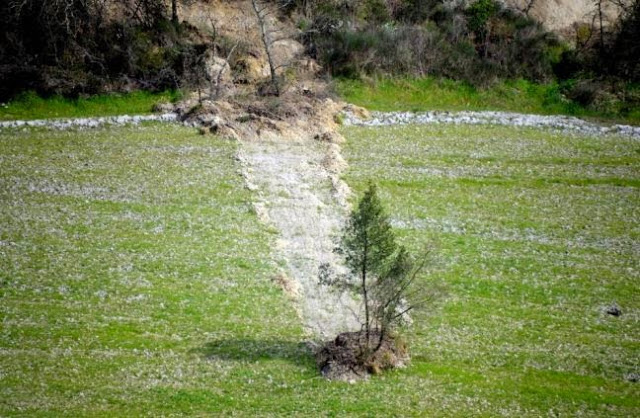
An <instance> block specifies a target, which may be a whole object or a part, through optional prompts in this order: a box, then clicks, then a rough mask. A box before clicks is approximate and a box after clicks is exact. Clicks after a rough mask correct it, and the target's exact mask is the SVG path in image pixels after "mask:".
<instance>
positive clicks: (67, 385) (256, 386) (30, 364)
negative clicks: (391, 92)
mask: <svg viewBox="0 0 640 418" xmlns="http://www.w3.org/2000/svg"><path fill="white" fill-rule="evenodd" d="M344 133H345V134H346V136H347V137H348V138H349V142H348V143H347V145H346V149H345V152H346V155H347V157H348V160H349V161H350V164H351V169H350V171H349V173H348V175H347V180H348V181H349V183H350V184H351V185H352V186H353V187H354V189H355V190H356V191H359V190H362V188H363V187H364V185H365V182H366V181H367V180H368V179H373V180H374V181H377V182H379V183H380V186H381V192H382V197H383V198H384V200H385V202H386V204H387V205H388V207H389V209H390V212H391V215H392V218H393V219H394V224H395V225H396V227H397V228H398V232H399V235H400V236H401V237H402V239H403V241H404V242H405V243H406V244H408V245H409V246H410V247H412V249H418V248H420V247H421V246H422V244H423V243H425V242H432V241H436V242H439V250H438V254H439V256H440V259H441V260H440V263H439V264H438V265H437V266H436V267H434V268H433V269H432V270H430V274H431V275H432V277H434V278H436V277H437V278H440V279H443V280H444V281H445V282H446V283H447V286H448V296H447V298H446V299H444V300H442V301H441V302H440V305H441V307H440V308H437V309H436V308H434V309H432V310H431V311H430V312H427V314H428V315H429V316H430V318H429V319H427V320H425V321H417V323H416V325H415V326H414V327H413V328H412V329H411V333H410V343H411V351H412V355H413V361H412V363H411V365H410V366H409V367H408V368H406V369H403V370H398V371H396V372H393V373H389V374H386V375H383V376H378V377H374V378H372V379H371V380H369V381H368V382H362V383H358V384H355V385H350V384H347V383H336V382H327V381H325V380H324V379H323V378H322V377H320V376H319V374H318V372H317V371H316V369H315V367H314V364H313V360H312V357H311V353H310V351H309V350H308V349H307V348H306V347H305V345H304V344H302V341H304V339H305V336H304V334H303V331H302V329H301V326H300V320H299V319H298V317H297V315H296V313H295V310H294V308H293V304H292V302H291V301H290V300H289V299H287V298H286V297H285V296H284V295H283V293H282V291H281V290H280V289H279V288H277V286H276V285H274V284H273V283H272V281H271V280H270V279H271V277H272V276H273V275H274V274H275V272H276V271H277V266H278V263H279V261H278V260H277V259H275V258H274V256H273V255H272V254H271V253H270V246H272V245H273V243H274V241H275V239H276V235H275V234H274V233H273V231H271V230H270V229H268V228H266V227H264V226H262V225H261V224H259V223H258V220H257V218H256V216H255V215H254V213H253V212H252V209H251V205H250V201H251V199H252V195H251V193H250V192H249V191H248V190H246V189H245V188H244V186H243V184H242V178H241V177H240V176H239V175H238V173H237V169H238V168H239V167H238V166H237V163H236V161H235V160H234V154H235V150H236V144H235V143H231V142H225V141H219V140H217V139H215V138H212V137H210V136H207V137H205V136H199V135H197V134H196V133H195V132H194V131H193V130H192V129H187V128H183V127H178V126H172V125H146V126H143V127H141V128H127V127H122V128H111V129H101V130H89V131H66V132H52V131H45V130H27V131H7V130H3V131H0V193H1V194H0V199H1V200H2V205H0V211H1V216H0V295H1V299H2V301H1V303H0V316H1V318H2V333H1V334H0V371H1V373H0V380H1V384H0V415H3V416H25V415H26V416H51V415H56V416H73V417H78V416H135V415H155V416H157V415H190V416H193V415H221V414H225V415H232V414H235V415H239V416H256V415H258V416H273V415H284V414H292V415H314V416H317V415H329V416H336V415H341V416H343V415H360V416H371V415H379V416H394V415H395V416H397V415H404V416H411V415H413V416H425V415H427V416H429V415H432V416H433V415H435V416H496V415H506V416H541V415H547V414H556V415H576V414H583V415H586V416H601V415H605V414H606V415H609V416H635V415H638V413H639V412H640V402H639V401H638V399H640V396H638V395H640V393H639V389H638V386H637V384H633V383H629V382H627V381H626V380H625V376H626V375H627V374H629V373H632V372H636V373H637V372H638V369H637V367H638V366H637V358H638V354H639V353H640V343H639V342H638V339H637V334H638V326H637V324H638V310H637V303H636V293H637V292H636V283H637V280H638V277H637V271H638V267H639V266H638V261H637V260H638V259H639V257H638V254H637V248H636V247H635V246H634V245H635V244H634V243H635V242H637V240H638V228H639V225H638V219H640V218H639V217H638V207H639V203H640V202H639V201H638V200H639V198H638V193H637V188H638V183H639V181H640V179H639V178H638V170H637V167H638V163H639V161H638V157H637V152H636V148H637V143H635V142H634V141H631V140H627V139H623V138H614V137H604V138H599V139H598V138H591V137H588V138H585V137H575V136H563V135H560V134H550V133H546V132H540V131H534V130H517V129H510V128H494V127H473V128H471V127H462V126H461V127H445V126H440V127H404V128H384V129H379V130H372V129H365V128H349V129H346V130H345V132H344ZM614 300H615V301H616V302H617V303H618V304H619V305H620V307H621V309H622V311H623V315H622V316H620V317H618V318H615V317H611V316H608V315H606V314H605V313H603V310H602V309H603V307H604V306H607V305H608V304H610V303H611V302H612V301H614ZM416 319H420V317H417V318H416Z"/></svg>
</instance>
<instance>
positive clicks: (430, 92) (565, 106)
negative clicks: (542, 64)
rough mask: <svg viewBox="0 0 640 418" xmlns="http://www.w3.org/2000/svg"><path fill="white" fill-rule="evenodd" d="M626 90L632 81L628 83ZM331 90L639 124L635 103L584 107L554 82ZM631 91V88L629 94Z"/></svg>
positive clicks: (364, 102) (406, 104)
mask: <svg viewBox="0 0 640 418" xmlns="http://www.w3.org/2000/svg"><path fill="white" fill-rule="evenodd" d="M628 88H629V89H630V90H629V92H631V91H632V90H631V89H632V88H633V89H635V90H633V91H635V92H636V93H635V94H636V95H637V94H638V93H637V92H638V89H639V88H638V86H635V87H628ZM336 90H337V91H338V93H339V94H340V96H341V97H342V98H343V99H344V100H346V101H347V102H349V103H353V104H357V105H359V106H363V107H366V108H367V109H369V110H379V111H385V112H386V111H398V110H400V111H428V110H449V111H462V110H473V111H483V110H496V111H507V112H519V113H534V114H541V115H572V116H578V117H585V118H589V119H595V120H600V121H604V122H622V123H630V124H635V125H638V124H640V108H638V107H637V106H636V107H635V108H634V107H630V105H629V104H625V103H622V102H619V101H618V102H615V103H608V104H607V106H606V108H603V109H598V110H594V109H588V108H585V107H583V106H580V105H579V104H578V103H576V102H572V101H570V100H568V99H567V98H566V97H564V96H563V94H562V91H561V89H560V86H559V85H558V84H556V83H552V84H535V83H531V82H528V81H526V80H515V81H503V82H500V83H498V84H496V85H495V86H492V87H490V88H487V89H477V88H475V87H473V86H470V85H468V84H465V83H462V82H458V81H453V80H438V79H435V78H428V77H427V78H422V79H397V80H393V79H383V80H376V82H375V83H367V82H363V81H356V80H337V82H336ZM629 95H631V93H630V94H629Z"/></svg>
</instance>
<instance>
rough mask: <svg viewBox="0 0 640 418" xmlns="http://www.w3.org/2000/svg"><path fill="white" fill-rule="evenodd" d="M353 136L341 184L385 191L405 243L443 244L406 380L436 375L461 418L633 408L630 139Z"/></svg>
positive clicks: (482, 133)
mask: <svg viewBox="0 0 640 418" xmlns="http://www.w3.org/2000/svg"><path fill="white" fill-rule="evenodd" d="M344 134H345V136H346V137H347V138H348V142H347V145H346V146H345V147H344V149H343V153H344V156H345V158H346V159H347V161H349V164H350V171H349V174H348V176H347V182H348V183H349V184H350V185H351V186H352V188H353V189H354V190H355V191H361V190H363V189H364V187H365V186H366V182H367V181H368V180H373V181H375V182H377V183H378V184H379V185H380V192H381V197H382V198H383V200H384V203H385V204H386V205H387V207H388V208H389V212H390V215H391V218H392V224H393V225H394V226H395V227H396V231H397V233H398V234H399V235H400V236H401V237H402V240H403V242H404V243H405V244H406V245H407V246H408V247H410V248H411V249H412V250H413V251H414V252H417V253H420V252H421V251H422V250H423V249H424V248H425V246H431V247H434V248H435V250H433V251H432V255H431V257H432V258H431V259H432V262H431V264H430V266H431V268H430V270H429V271H428V274H427V275H426V277H425V281H426V283H429V282H433V283H439V284H442V283H444V285H445V287H446V288H447V292H446V293H447V295H446V296H445V297H444V298H443V299H442V300H441V303H439V304H437V306H434V307H433V308H430V309H429V310H428V311H427V312H425V313H424V314H423V316H420V315H418V316H416V322H415V324H414V326H413V330H412V332H411V333H410V335H411V337H410V347H411V348H412V353H413V363H412V366H411V368H410V369H409V370H408V371H407V374H408V375H411V376H416V377H417V376H420V377H422V378H424V379H426V380H431V381H437V382H439V384H440V385H441V386H440V387H441V388H443V390H444V391H445V392H446V393H447V395H446V396H445V398H444V400H446V399H447V398H448V396H449V395H452V396H455V397H456V398H457V399H458V401H459V402H462V403H463V404H464V403H466V407H465V406H462V405H460V404H457V405H456V406H455V407H454V408H455V409H458V410H459V411H460V413H461V415H465V416H467V415H471V414H475V413H481V414H487V415H491V416H493V415H499V414H507V415H511V416H514V415H527V414H531V415H536V416H540V415H546V414H548V413H551V414H553V413H558V414H560V415H575V414H579V413H585V414H587V415H601V414H611V415H616V416H618V415H619V416H634V415H637V414H638V412H639V411H640V403H639V402H638V399H640V397H639V396H638V395H640V388H639V387H638V386H637V385H638V383H634V382H633V381H634V380H637V379H638V373H639V372H640V369H639V368H640V365H639V364H638V358H639V356H640V339H639V336H640V326H639V325H638V324H639V322H638V320H639V319H640V311H639V306H638V300H639V299H638V279H639V278H640V277H639V271H640V270H639V269H640V262H639V260H640V247H639V246H638V242H639V241H638V239H639V238H640V193H639V189H638V188H639V187H640V156H639V154H638V151H639V149H640V148H639V146H640V144H639V143H638V140H637V139H630V138H625V137H617V136H580V135H576V134H568V133H561V132H558V131H545V130H536V129H523V128H521V129H518V128H510V127H495V126H486V127H471V126H464V125H460V126H453V125H432V126H419V125H408V126H395V127H394V126H392V127H385V128H356V127H351V128H347V129H345V132H344ZM613 307H618V308H619V309H620V311H621V312H622V314H621V315H620V316H613V315H610V314H608V313H607V310H611V308H613ZM460 396H461V397H462V398H461V399H460V398H459V397H460ZM436 402H440V401H438V400H436Z"/></svg>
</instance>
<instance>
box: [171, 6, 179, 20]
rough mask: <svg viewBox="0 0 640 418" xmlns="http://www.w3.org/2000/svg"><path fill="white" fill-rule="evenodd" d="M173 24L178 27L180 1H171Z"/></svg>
mask: <svg viewBox="0 0 640 418" xmlns="http://www.w3.org/2000/svg"><path fill="white" fill-rule="evenodd" d="M171 23H173V24H174V25H175V26H178V0H171Z"/></svg>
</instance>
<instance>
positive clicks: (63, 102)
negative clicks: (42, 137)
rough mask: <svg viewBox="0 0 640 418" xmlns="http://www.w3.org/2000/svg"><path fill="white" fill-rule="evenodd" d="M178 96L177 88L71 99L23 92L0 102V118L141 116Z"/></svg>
mask: <svg viewBox="0 0 640 418" xmlns="http://www.w3.org/2000/svg"><path fill="white" fill-rule="evenodd" d="M179 97H180V93H179V92H177V91H174V92H171V91H168V92H164V93H149V92H146V91H135V92H133V93H129V94H111V95H108V94H105V95H99V96H92V97H89V98H86V99H82V98H81V99H75V100H74V99H66V98H64V97H55V96H54V97H49V98H47V99H43V98H41V97H39V96H38V95H36V94H35V93H24V94H22V95H21V96H19V97H17V98H15V99H14V100H12V101H10V102H8V103H4V104H0V120H25V119H48V118H86V117H93V116H115V115H124V114H129V115H142V114H148V113H151V112H152V110H153V105H155V104H156V103H160V102H171V101H175V100H177V99H179Z"/></svg>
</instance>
